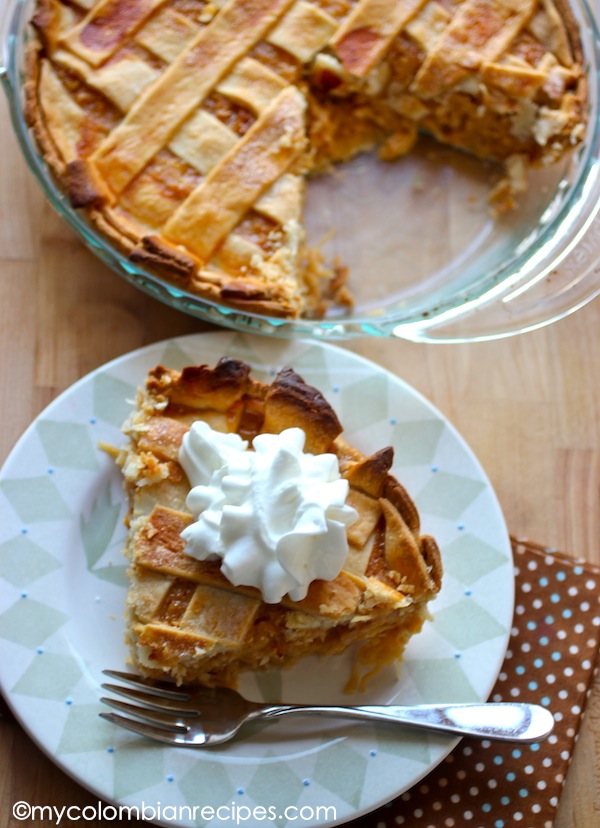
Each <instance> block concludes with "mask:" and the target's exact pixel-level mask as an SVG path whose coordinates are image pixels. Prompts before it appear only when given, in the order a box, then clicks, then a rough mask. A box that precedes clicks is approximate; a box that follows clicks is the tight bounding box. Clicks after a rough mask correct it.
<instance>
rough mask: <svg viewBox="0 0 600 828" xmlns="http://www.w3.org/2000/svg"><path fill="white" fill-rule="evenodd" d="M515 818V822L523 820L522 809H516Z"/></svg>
mask: <svg viewBox="0 0 600 828" xmlns="http://www.w3.org/2000/svg"><path fill="white" fill-rule="evenodd" d="M513 819H514V820H515V822H521V820H522V819H523V814H522V813H521V811H515V812H514V814H513Z"/></svg>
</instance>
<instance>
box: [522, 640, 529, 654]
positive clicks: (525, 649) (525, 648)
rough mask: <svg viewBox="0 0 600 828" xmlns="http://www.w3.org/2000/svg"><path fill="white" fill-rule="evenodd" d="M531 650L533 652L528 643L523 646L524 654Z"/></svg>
mask: <svg viewBox="0 0 600 828" xmlns="http://www.w3.org/2000/svg"><path fill="white" fill-rule="evenodd" d="M530 650H531V644H529V643H528V642H527V641H526V642H525V643H524V644H521V652H522V653H528V652H529V651H530Z"/></svg>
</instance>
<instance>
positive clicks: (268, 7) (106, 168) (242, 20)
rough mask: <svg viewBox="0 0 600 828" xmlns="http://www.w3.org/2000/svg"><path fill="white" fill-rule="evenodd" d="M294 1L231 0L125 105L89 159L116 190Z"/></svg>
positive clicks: (139, 167)
mask: <svg viewBox="0 0 600 828" xmlns="http://www.w3.org/2000/svg"><path fill="white" fill-rule="evenodd" d="M292 2H293V0H229V2H228V3H227V5H226V6H224V7H223V9H222V10H221V12H220V14H218V15H216V17H214V18H213V19H212V21H211V22H210V23H209V24H208V25H207V26H206V27H205V28H203V29H201V30H200V31H199V32H198V34H197V35H196V37H195V38H194V39H193V40H192V41H191V42H190V44H189V45H188V46H187V48H186V49H184V51H183V52H181V54H180V55H179V57H178V58H177V59H176V60H175V61H174V62H173V63H172V64H171V65H170V66H169V67H168V69H167V70H166V71H165V72H164V74H163V75H161V77H160V78H158V80H157V81H156V82H155V83H153V84H152V85H151V86H150V87H149V88H148V89H146V91H145V92H144V94H142V96H141V97H140V98H139V99H138V100H137V101H136V103H135V104H134V105H133V106H132V108H131V109H130V110H129V112H128V114H127V116H126V117H125V119H124V120H123V121H122V122H121V123H120V124H119V126H118V127H117V128H116V129H115V130H114V131H113V132H112V133H111V134H110V135H109V136H108V137H107V138H106V140H105V141H104V142H103V143H102V144H101V145H100V147H99V148H98V149H97V151H96V152H95V153H94V155H93V156H92V157H91V160H92V162H93V163H94V164H95V165H96V167H97V169H98V171H99V172H100V173H101V174H102V176H103V177H104V179H105V181H106V182H107V184H108V187H109V188H110V190H111V191H112V192H113V193H114V194H118V193H120V192H122V191H123V190H124V189H125V187H126V186H127V184H129V182H130V181H131V180H132V178H133V177H134V176H135V175H136V174H137V173H138V172H139V171H140V170H141V169H142V168H143V167H144V166H145V165H146V164H147V162H148V161H150V159H151V158H153V157H154V156H155V155H156V154H157V153H158V152H159V151H160V150H161V149H162V148H163V147H165V146H167V144H168V143H169V141H170V140H171V138H172V137H173V136H174V134H175V132H176V131H177V129H178V127H179V126H180V124H182V123H183V122H184V121H185V120H186V118H187V117H188V116H189V115H190V114H191V113H192V112H193V111H194V110H195V109H196V107H198V106H199V105H200V104H201V103H202V101H203V100H204V99H205V98H206V97H207V96H208V95H209V94H210V92H211V90H212V89H213V88H214V87H215V85H217V84H218V83H219V81H220V80H221V79H222V78H223V77H224V75H225V74H226V73H227V72H228V71H229V70H230V69H231V68H232V66H233V65H234V64H235V63H236V62H237V61H238V60H239V59H240V58H241V57H243V56H244V55H245V54H246V53H247V52H248V51H249V50H250V49H251V48H252V46H254V45H255V44H256V43H257V42H258V41H259V40H260V39H261V38H262V36H263V35H264V34H265V32H266V31H268V29H269V28H270V27H271V26H272V25H273V24H274V23H275V22H276V20H277V19H278V18H279V16H280V15H281V14H283V12H284V11H285V10H286V9H287V8H288V7H289V6H290V5H291V4H292Z"/></svg>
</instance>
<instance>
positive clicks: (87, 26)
mask: <svg viewBox="0 0 600 828" xmlns="http://www.w3.org/2000/svg"><path fill="white" fill-rule="evenodd" d="M32 22H33V25H34V28H35V31H36V32H37V36H36V38H35V39H34V41H33V43H32V45H31V48H30V51H29V61H28V82H27V112H28V118H29V121H30V123H31V125H32V126H33V128H34V131H35V134H36V136H37V139H38V143H39V145H40V147H41V149H42V151H43V154H44V156H45V158H46V160H47V162H48V163H49V165H50V166H51V168H52V169H53V170H54V172H55V173H56V175H57V177H58V179H59V181H60V182H61V183H62V185H63V187H64V189H65V190H66V191H67V192H68V194H69V197H70V199H71V202H72V204H73V205H74V206H75V207H80V208H83V209H85V211H86V213H87V215H88V216H89V218H90V219H91V221H92V222H93V223H94V225H95V226H96V227H97V228H99V229H100V231H101V232H102V233H104V234H105V235H106V236H107V237H108V238H109V239H110V240H112V241H113V242H115V243H116V244H117V246H118V247H119V248H120V249H121V250H122V251H124V252H125V253H126V254H127V255H128V256H129V257H130V258H131V259H132V260H133V261H135V262H138V263H141V264H142V265H144V266H145V267H146V268H147V269H149V270H151V271H154V272H155V273H156V274H159V275H160V276H161V277H164V278H166V279H168V280H170V281H175V282H176V283H177V284H178V285H179V286H180V287H182V288H184V289H185V290H187V291H189V292H191V293H194V294H197V295H199V296H201V297H203V298H204V299H207V300H211V301H216V302H219V303H225V304H227V305H231V306H233V307H235V308H238V309H240V310H244V311H248V312H258V313H261V314H262V313H264V314H268V315H271V316H281V317H296V316H298V315H317V316H318V315H320V314H322V313H323V311H324V307H325V305H326V303H327V301H329V300H330V299H332V298H333V299H336V301H339V302H349V301H350V299H349V297H348V294H347V291H346V290H345V288H344V287H343V286H342V283H343V281H344V273H343V269H341V268H338V269H337V270H336V269H334V271H333V272H332V271H331V270H329V269H327V268H325V267H324V266H323V265H322V263H321V262H320V261H319V256H318V254H316V253H315V251H311V250H308V249H307V248H306V245H305V234H304V230H303V226H302V204H303V189H304V185H305V178H306V175H307V174H309V173H310V172H315V171H322V170H326V169H327V168H328V167H329V166H330V165H331V163H332V162H337V161H343V160H346V159H349V158H351V157H352V156H354V155H355V154H356V153H358V152H360V151H363V150H368V149H371V148H373V147H374V146H377V147H378V148H379V149H378V151H379V154H380V155H381V157H383V158H386V159H390V160H391V159H394V158H397V157H399V156H401V155H403V154H405V153H407V152H409V151H410V149H411V148H412V147H413V145H414V143H415V141H416V140H417V135H418V134H419V133H420V132H426V133H430V134H431V135H433V136H435V137H436V138H437V139H439V140H440V141H442V142H444V143H446V144H450V145H453V146H456V147H459V148H462V149H465V150H467V151H469V152H470V153H473V154H475V155H477V156H480V157H483V158H488V159H497V160H499V161H501V162H504V163H506V166H507V169H508V170H509V172H510V175H509V176H508V177H507V178H506V179H505V180H504V182H503V184H502V186H501V187H500V188H499V190H498V191H497V192H496V193H495V199H496V202H497V204H499V205H501V206H507V205H510V204H511V203H512V199H513V191H514V190H518V189H519V188H522V187H523V186H524V178H523V175H524V170H525V168H526V167H527V165H528V164H530V163H532V162H533V163H542V164H548V163H551V162H553V161H554V160H556V159H557V158H559V157H560V156H561V155H562V154H563V153H564V151H565V150H566V149H568V148H569V147H571V146H573V145H574V144H576V143H577V142H578V141H579V140H580V139H581V137H582V134H583V122H584V114H583V113H584V106H585V98H586V83H585V77H584V75H583V72H582V67H581V53H580V48H579V40H578V37H577V32H576V28H575V26H574V25H573V23H572V22H571V16H570V14H569V12H568V7H567V5H566V0H196V1H194V0H99V1H98V2H95V3H94V2H93V0H39V2H38V6H37V11H36V13H35V15H34V18H33V21H32Z"/></svg>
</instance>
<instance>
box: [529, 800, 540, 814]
mask: <svg viewBox="0 0 600 828" xmlns="http://www.w3.org/2000/svg"><path fill="white" fill-rule="evenodd" d="M541 810H542V806H541V805H539V804H538V803H537V802H534V804H533V805H532V806H531V813H532V814H539V812H540V811H541Z"/></svg>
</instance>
